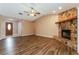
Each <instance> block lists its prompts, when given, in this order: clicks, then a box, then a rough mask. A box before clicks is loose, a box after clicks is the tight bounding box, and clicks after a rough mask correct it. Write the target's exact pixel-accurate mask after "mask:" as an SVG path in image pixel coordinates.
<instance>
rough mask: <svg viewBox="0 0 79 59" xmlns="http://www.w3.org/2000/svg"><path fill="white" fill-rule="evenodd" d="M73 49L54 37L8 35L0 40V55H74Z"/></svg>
mask: <svg viewBox="0 0 79 59" xmlns="http://www.w3.org/2000/svg"><path fill="white" fill-rule="evenodd" d="M74 54H77V53H76V51H75V50H73V49H71V48H69V47H67V46H66V45H64V44H62V43H61V42H59V41H57V40H55V39H54V38H52V39H50V38H45V37H40V36H25V37H9V38H5V39H2V40H0V55H74Z"/></svg>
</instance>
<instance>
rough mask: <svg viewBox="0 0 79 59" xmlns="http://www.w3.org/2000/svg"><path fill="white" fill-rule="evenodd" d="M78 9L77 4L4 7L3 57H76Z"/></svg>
mask: <svg viewBox="0 0 79 59" xmlns="http://www.w3.org/2000/svg"><path fill="white" fill-rule="evenodd" d="M45 6H46V7H45ZM78 7H79V4H77V3H66V4H65V3H1V4H0V8H1V9H0V44H1V45H0V49H1V50H0V54H1V55H16V54H17V55H77V54H78V51H79V49H78V48H79V47H78V45H79V43H78V40H77V35H78V33H77V20H78V10H79V9H78Z"/></svg>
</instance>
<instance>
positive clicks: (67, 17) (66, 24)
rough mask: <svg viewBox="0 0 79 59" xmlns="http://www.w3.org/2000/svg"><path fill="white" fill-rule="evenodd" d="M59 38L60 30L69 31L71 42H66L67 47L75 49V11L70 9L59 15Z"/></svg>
mask: <svg viewBox="0 0 79 59" xmlns="http://www.w3.org/2000/svg"><path fill="white" fill-rule="evenodd" d="M58 24H59V37H62V36H61V30H62V29H68V30H71V40H68V43H69V46H70V47H72V48H73V49H75V50H76V49H77V9H76V8H72V9H69V10H67V11H64V12H62V13H60V14H59V23H58Z"/></svg>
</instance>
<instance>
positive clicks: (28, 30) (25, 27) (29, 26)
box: [21, 21, 34, 36]
mask: <svg viewBox="0 0 79 59" xmlns="http://www.w3.org/2000/svg"><path fill="white" fill-rule="evenodd" d="M33 25H34V24H33V23H32V22H29V21H23V22H22V32H21V34H22V36H27V35H32V34H34V27H33Z"/></svg>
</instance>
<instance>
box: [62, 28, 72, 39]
mask: <svg viewBox="0 0 79 59" xmlns="http://www.w3.org/2000/svg"><path fill="white" fill-rule="evenodd" d="M61 32H62V33H61V36H62V37H63V38H66V39H69V40H70V39H71V31H70V30H67V29H63V30H62V31H61Z"/></svg>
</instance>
